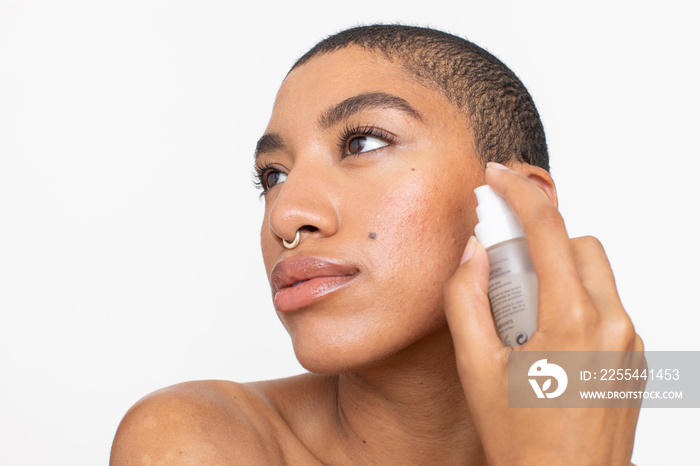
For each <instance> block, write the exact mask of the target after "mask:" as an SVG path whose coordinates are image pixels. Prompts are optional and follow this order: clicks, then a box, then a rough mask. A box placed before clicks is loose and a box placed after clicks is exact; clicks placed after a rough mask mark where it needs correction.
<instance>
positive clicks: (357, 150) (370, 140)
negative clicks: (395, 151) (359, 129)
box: [345, 136, 389, 155]
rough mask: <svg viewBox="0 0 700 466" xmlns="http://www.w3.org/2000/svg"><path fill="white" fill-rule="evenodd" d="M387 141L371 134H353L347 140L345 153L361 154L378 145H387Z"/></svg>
mask: <svg viewBox="0 0 700 466" xmlns="http://www.w3.org/2000/svg"><path fill="white" fill-rule="evenodd" d="M388 145H389V143H388V142H385V141H382V140H381V139H379V138H375V137H371V136H353V137H351V138H350V139H349V140H348V148H347V152H346V154H345V155H353V154H361V153H362V152H369V151H371V150H374V149H379V148H380V147H384V146H388Z"/></svg>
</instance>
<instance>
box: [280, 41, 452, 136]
mask: <svg viewBox="0 0 700 466" xmlns="http://www.w3.org/2000/svg"><path fill="white" fill-rule="evenodd" d="M372 92H375V93H376V92H381V93H387V94H391V95H394V96H397V97H401V98H403V99H405V100H406V101H408V102H409V103H410V104H411V105H412V106H413V107H415V108H416V109H417V110H418V111H419V112H420V113H421V114H423V115H427V116H430V115H431V114H441V113H442V114H444V113H445V112H449V113H458V111H457V109H456V107H454V106H453V105H452V104H451V103H450V102H449V101H448V100H447V98H446V97H444V96H443V95H442V94H440V93H438V92H436V91H434V90H432V89H430V88H429V87H428V86H427V85H425V84H424V83H423V82H422V81H420V80H419V78H417V77H415V76H413V75H411V74H409V73H408V72H407V71H406V70H405V69H404V68H403V67H402V66H401V63H400V62H399V61H398V60H390V59H388V58H386V57H384V56H383V55H381V54H379V53H374V52H370V51H365V50H364V49H362V48H360V47H357V46H351V47H346V48H343V49H340V50H338V51H335V52H330V53H324V54H321V55H317V56H315V57H314V58H312V59H311V60H309V61H308V62H306V63H304V64H303V65H301V66H299V67H298V68H295V69H294V70H293V71H292V72H290V73H289V75H288V76H287V78H286V79H285V80H284V82H283V83H282V86H281V87H280V90H279V92H278V94H277V98H276V99H275V105H274V109H273V115H272V118H271V120H270V126H271V127H272V126H274V125H275V122H276V120H278V119H282V118H287V117H293V118H299V117H301V116H302V115H303V116H306V117H312V116H318V115H319V114H321V113H322V112H324V111H325V110H326V109H328V108H329V107H330V106H332V105H335V104H337V103H338V102H341V101H343V100H345V99H347V98H349V97H352V96H355V95H359V94H363V93H372Z"/></svg>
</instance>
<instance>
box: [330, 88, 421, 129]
mask: <svg viewBox="0 0 700 466" xmlns="http://www.w3.org/2000/svg"><path fill="white" fill-rule="evenodd" d="M372 109H393V110H399V111H401V112H403V113H405V114H407V115H408V116H410V117H412V118H415V119H416V120H421V121H422V120H423V117H422V116H421V114H420V112H418V110H416V109H415V108H413V107H412V106H411V104H409V103H408V102H407V101H406V100H405V99H402V98H401V97H398V96H395V95H392V94H387V93H386V92H369V93H365V94H358V95H355V96H352V97H349V98H347V99H345V100H343V101H342V102H340V103H339V104H336V105H334V106H332V107H331V108H329V109H328V110H326V111H325V112H323V115H321V117H320V118H319V119H318V125H319V126H320V127H321V128H323V129H328V128H330V127H332V126H335V125H337V124H338V123H340V122H341V121H345V120H347V119H348V118H350V117H351V116H353V115H355V114H356V113H359V112H362V111H364V110H372Z"/></svg>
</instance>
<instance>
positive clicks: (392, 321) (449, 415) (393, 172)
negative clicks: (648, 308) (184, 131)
mask: <svg viewBox="0 0 700 466" xmlns="http://www.w3.org/2000/svg"><path fill="white" fill-rule="evenodd" d="M487 162H488V165H487ZM495 162H499V163H495ZM547 169H548V162H547V152H546V144H545V140H544V133H543V130H542V125H541V123H540V120H539V116H538V115H537V111H536V110H535V107H534V104H533V103H532V100H531V98H530V96H529V95H528V94H527V91H526V90H525V88H524V87H523V86H522V84H521V83H520V81H519V80H518V79H517V78H516V77H515V76H514V75H513V74H512V72H510V70H508V69H507V68H506V67H505V66H504V65H503V64H501V63H500V62H499V61H498V60H496V59H495V58H494V57H492V56H491V55H489V54H488V53H487V52H485V51H483V50H481V49H479V48H478V47H476V46H474V45H473V44H471V43H469V42H466V41H464V40H462V39H459V38H456V37H454V36H451V35H448V34H444V33H441V32H438V31H433V30H429V29H422V28H412V27H404V26H370V27H362V28H355V29H351V30H348V31H344V32H342V33H340V34H337V35H335V36H332V37H330V38H329V39H326V40H325V41H323V42H321V43H320V44H318V45H317V46H316V47H314V49H312V50H311V51H309V52H308V53H307V54H306V55H305V56H304V57H302V58H301V59H300V60H299V61H298V62H297V64H295V66H294V67H293V68H292V70H291V71H290V73H289V74H288V75H287V77H286V79H285V80H284V82H283V84H282V86H281V88H280V90H279V93H278V95H277V99H276V101H275V105H274V109H273V112H272V117H271V119H270V122H269V124H268V128H267V130H266V132H265V135H263V137H262V138H261V139H260V141H259V142H258V145H257V149H256V171H257V174H258V178H259V184H260V187H261V189H262V190H263V196H264V198H265V217H264V221H263V225H262V229H261V244H262V250H263V258H264V262H265V267H266V270H267V273H268V278H269V280H270V285H271V289H272V296H273V300H274V304H275V308H276V310H277V312H278V315H279V317H280V319H281V320H282V322H283V324H284V325H285V327H286V328H287V330H288V332H289V334H290V336H291V338H292V342H293V345H294V350H295V353H296V355H297V358H298V359H299V361H300V362H301V364H302V365H303V366H304V367H306V368H307V369H308V370H309V371H311V372H312V374H305V375H301V376H297V377H292V378H289V379H284V380H274V381H268V382H259V383H253V384H246V385H240V384H235V383H232V382H224V381H204V382H190V383H185V384H181V385H177V386H174V387H169V388H166V389H163V390H161V391H158V392H156V393H154V394H151V395H149V396H148V397H146V398H144V399H143V400H141V401H139V402H138V403H137V404H136V405H135V406H134V407H133V408H132V409H131V410H130V411H129V412H128V413H127V415H126V416H125V418H124V420H123V421H122V423H121V425H120V427H119V430H118V432H117V435H116V438H115V441H114V446H113V450H112V464H115V465H118V464H152V463H153V464H155V463H159V462H162V463H164V464H285V463H290V464H486V463H488V464H629V461H630V457H631V453H632V444H633V440H634V430H635V426H636V422H637V416H638V410H637V409H588V410H577V409H568V410H566V409H563V410H550V409H513V408H511V409H509V408H508V401H507V359H508V352H509V350H510V349H508V348H505V347H504V346H503V344H502V343H501V341H500V339H499V338H498V335H497V333H496V330H495V328H494V324H493V319H492V316H491V312H490V307H489V301H488V296H487V287H488V275H489V266H488V259H487V257H486V252H485V250H484V248H483V246H482V245H481V244H480V243H479V242H478V241H476V239H475V238H474V237H472V236H471V235H472V232H473V231H474V226H475V225H476V223H477V219H476V216H475V213H474V209H475V207H476V200H475V197H474V194H473V189H474V188H475V187H477V186H480V185H482V184H484V183H488V184H489V185H491V186H492V187H493V188H494V190H496V191H497V192H498V193H500V194H501V195H503V196H504V197H505V198H506V200H507V201H508V203H509V204H510V205H511V207H512V208H513V210H514V212H515V213H516V215H517V216H518V217H519V218H520V220H521V223H522V224H523V227H524V229H525V232H526V235H527V239H528V247H529V250H530V253H531V256H532V260H533V263H534V266H535V269H536V271H537V275H538V279H539V317H538V330H537V331H536V332H535V333H534V334H533V335H532V337H531V338H530V340H529V341H528V342H527V343H526V344H525V345H523V346H522V347H520V348H518V349H516V350H520V349H524V350H558V351H564V350H637V351H639V350H641V349H642V343H641V340H640V339H639V337H638V336H637V335H636V334H635V332H634V328H633V326H632V324H631V321H630V319H629V317H628V316H627V314H626V312H625V310H624V309H623V308H622V305H621V304H620V301H619V298H618V297H617V292H616V289H615V283H614V278H613V276H612V272H611V269H610V266H609V265H608V262H607V259H606V256H605V253H604V251H603V249H602V247H601V246H600V244H599V243H598V242H597V241H596V240H594V239H592V238H579V239H573V240H570V239H569V238H568V237H567V235H566V231H565V229H564V223H563V221H562V218H561V216H560V215H559V213H558V211H557V207H556V205H557V198H556V190H555V187H554V182H553V181H552V178H551V176H550V175H549V173H548V171H547ZM592 445H594V446H595V447H594V448H591V446H592Z"/></svg>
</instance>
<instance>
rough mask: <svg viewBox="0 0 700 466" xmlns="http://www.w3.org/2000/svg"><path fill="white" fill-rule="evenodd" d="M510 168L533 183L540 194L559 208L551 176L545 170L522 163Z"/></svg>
mask: <svg viewBox="0 0 700 466" xmlns="http://www.w3.org/2000/svg"><path fill="white" fill-rule="evenodd" d="M510 168H511V169H513V170H515V171H516V172H518V173H520V174H521V175H523V176H525V177H527V179H529V180H530V181H532V182H533V183H535V184H536V185H537V186H538V187H539V188H540V189H541V190H542V192H543V193H545V194H546V195H547V197H548V198H549V200H550V201H552V202H553V203H554V205H555V206H557V208H559V200H558V199H557V188H556V186H554V179H552V175H550V174H549V172H548V171H547V170H545V169H544V168H540V167H536V166H535V165H530V164H528V163H522V162H518V163H514V164H511V165H510Z"/></svg>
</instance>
